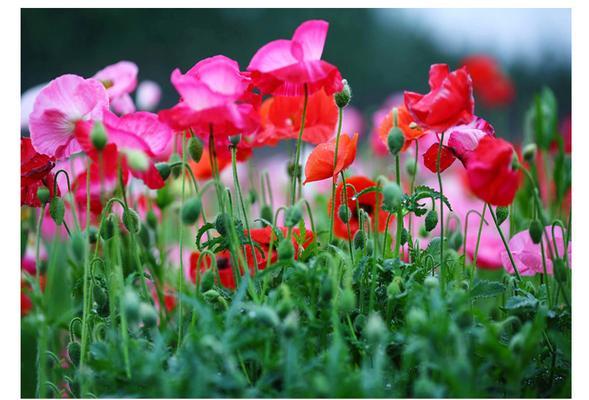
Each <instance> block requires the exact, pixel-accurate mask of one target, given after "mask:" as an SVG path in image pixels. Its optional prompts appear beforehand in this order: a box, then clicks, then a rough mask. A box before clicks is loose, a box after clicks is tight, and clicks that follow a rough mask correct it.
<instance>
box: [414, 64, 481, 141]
mask: <svg viewBox="0 0 589 400" xmlns="http://www.w3.org/2000/svg"><path fill="white" fill-rule="evenodd" d="M429 86H430V91H429V93H427V94H419V93H415V92H405V93H404V98H405V107H407V110H408V111H409V113H410V114H411V117H412V118H413V120H414V121H415V122H416V123H417V124H418V125H420V126H421V127H422V128H424V129H431V130H434V131H436V132H442V131H445V130H446V129H448V128H450V127H451V126H454V125H460V124H468V123H469V122H470V121H472V119H473V113H474V99H473V97H472V81H471V78H470V76H469V75H468V72H467V71H466V68H464V67H463V68H460V69H457V70H456V71H452V72H450V70H449V68H448V65H446V64H434V65H432V66H431V67H430V71H429Z"/></svg>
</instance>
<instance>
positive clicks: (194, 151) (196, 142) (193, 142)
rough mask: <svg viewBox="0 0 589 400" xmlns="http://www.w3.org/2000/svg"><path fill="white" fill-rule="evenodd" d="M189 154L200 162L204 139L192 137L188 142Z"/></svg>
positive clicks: (195, 160)
mask: <svg viewBox="0 0 589 400" xmlns="http://www.w3.org/2000/svg"><path fill="white" fill-rule="evenodd" d="M187 149H188V154H189V155H190V158H192V160H194V162H199V161H200V158H201V157H202V151H203V144H202V141H201V140H200V139H199V138H197V137H191V138H190V139H189V140H188V144H187Z"/></svg>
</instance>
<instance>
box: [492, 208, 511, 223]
mask: <svg viewBox="0 0 589 400" xmlns="http://www.w3.org/2000/svg"><path fill="white" fill-rule="evenodd" d="M495 216H496V217H497V225H501V224H502V223H503V221H505V220H506V219H507V217H508V216H509V208H507V207H497V208H496V209H495Z"/></svg>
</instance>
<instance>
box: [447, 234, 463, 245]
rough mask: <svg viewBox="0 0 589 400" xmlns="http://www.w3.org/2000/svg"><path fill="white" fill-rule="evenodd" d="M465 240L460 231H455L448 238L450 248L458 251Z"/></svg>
mask: <svg viewBox="0 0 589 400" xmlns="http://www.w3.org/2000/svg"><path fill="white" fill-rule="evenodd" d="M463 240H464V238H463V237H462V233H461V232H460V231H455V232H454V233H452V234H451V235H450V237H449V238H448V245H449V246H450V248H452V249H454V250H458V249H459V248H460V246H462V243H463Z"/></svg>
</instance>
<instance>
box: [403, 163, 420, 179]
mask: <svg viewBox="0 0 589 400" xmlns="http://www.w3.org/2000/svg"><path fill="white" fill-rule="evenodd" d="M405 171H407V174H409V176H413V175H415V173H416V172H417V163H416V162H415V160H409V161H407V163H406V164H405Z"/></svg>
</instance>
